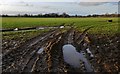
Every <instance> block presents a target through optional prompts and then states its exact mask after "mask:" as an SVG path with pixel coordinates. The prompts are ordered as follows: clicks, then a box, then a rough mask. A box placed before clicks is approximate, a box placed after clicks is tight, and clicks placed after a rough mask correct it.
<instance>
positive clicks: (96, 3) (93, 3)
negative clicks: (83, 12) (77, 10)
mask: <svg viewBox="0 0 120 74" xmlns="http://www.w3.org/2000/svg"><path fill="white" fill-rule="evenodd" d="M105 3H108V2H80V3H79V5H81V6H98V5H102V4H105Z"/></svg>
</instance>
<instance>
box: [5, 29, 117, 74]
mask: <svg viewBox="0 0 120 74" xmlns="http://www.w3.org/2000/svg"><path fill="white" fill-rule="evenodd" d="M89 29H90V28H88V29H86V30H84V31H83V32H79V31H77V30H75V29H73V28H70V29H68V30H65V31H61V29H55V30H52V31H49V32H47V33H45V34H43V35H40V36H38V37H36V38H34V39H31V40H30V41H28V42H27V43H26V45H23V46H22V45H21V46H22V47H19V48H17V49H15V50H13V51H11V52H9V53H6V55H4V56H3V72H20V73H22V72H86V69H85V65H84V63H83V62H82V61H80V64H81V65H80V68H73V67H72V66H70V65H69V64H67V63H66V62H65V61H64V59H63V49H62V47H63V45H65V44H71V45H73V46H74V47H76V50H77V51H78V52H80V51H84V52H85V54H86V57H85V58H86V59H87V60H88V62H90V64H91V66H92V68H93V70H94V71H95V72H99V71H101V70H104V71H107V72H108V71H110V70H111V68H110V67H111V66H112V65H111V66H109V67H106V65H104V66H105V67H104V66H103V67H102V66H101V65H99V61H102V60H103V59H101V58H103V55H104V53H102V52H101V50H96V49H97V48H96V47H94V48H93V46H94V45H96V44H97V43H95V42H94V41H92V42H93V43H91V39H92V37H91V36H89V35H88V34H87V30H89ZM92 40H93V39H92ZM94 40H97V38H95V39H94ZM107 41H108V42H109V43H111V41H110V39H109V37H107ZM99 45H100V44H99ZM112 45H114V44H113V43H112V44H111V46H112ZM40 48H44V50H43V52H42V53H38V50H39V49H40ZM86 48H90V50H92V53H93V52H96V51H99V56H97V55H98V54H97V55H96V54H95V53H94V55H95V57H93V59H92V60H91V59H90V57H89V55H88V53H87V52H86ZM113 48H114V49H117V47H116V46H114V47H113ZM99 49H102V48H99ZM96 56H97V57H96ZM100 57H101V58H100ZM104 57H107V56H104ZM114 65H115V68H116V69H118V67H117V65H118V64H114ZM99 66H100V67H99ZM115 68H114V69H115ZM111 71H112V70H111ZM113 71H114V70H113ZM115 71H116V70H115Z"/></svg>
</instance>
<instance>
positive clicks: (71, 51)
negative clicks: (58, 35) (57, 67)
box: [63, 44, 93, 72]
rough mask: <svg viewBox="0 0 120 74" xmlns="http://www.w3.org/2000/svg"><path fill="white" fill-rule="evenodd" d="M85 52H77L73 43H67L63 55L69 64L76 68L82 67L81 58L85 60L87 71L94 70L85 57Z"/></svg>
mask: <svg viewBox="0 0 120 74" xmlns="http://www.w3.org/2000/svg"><path fill="white" fill-rule="evenodd" d="M83 53H84V52H83V51H82V52H80V53H79V52H77V51H76V48H75V47H74V46H73V45H71V44H66V45H64V46H63V57H64V61H65V62H66V63H68V64H69V65H71V66H73V67H74V68H80V60H81V61H83V62H84V64H85V68H86V71H87V72H92V71H93V69H92V67H91V65H90V63H89V62H88V60H87V59H86V58H85V54H83Z"/></svg>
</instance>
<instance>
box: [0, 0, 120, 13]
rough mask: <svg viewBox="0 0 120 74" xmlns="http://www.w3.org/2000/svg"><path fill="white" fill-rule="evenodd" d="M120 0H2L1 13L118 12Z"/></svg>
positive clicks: (0, 0) (0, 4)
mask: <svg viewBox="0 0 120 74" xmlns="http://www.w3.org/2000/svg"><path fill="white" fill-rule="evenodd" d="M118 1H119V0H0V10H1V11H2V12H0V14H25V13H28V14H39V13H60V14H61V13H63V12H66V13H68V14H71V15H75V14H79V15H88V14H104V13H115V12H118Z"/></svg>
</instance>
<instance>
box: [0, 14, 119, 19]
mask: <svg viewBox="0 0 120 74" xmlns="http://www.w3.org/2000/svg"><path fill="white" fill-rule="evenodd" d="M0 17H46V18H47V17H63V18H68V17H120V14H101V15H99V14H92V15H86V16H83V15H77V14H76V15H69V14H67V13H62V14H58V13H49V14H37V15H32V14H23V15H22V14H18V15H7V14H2V15H0Z"/></svg>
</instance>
